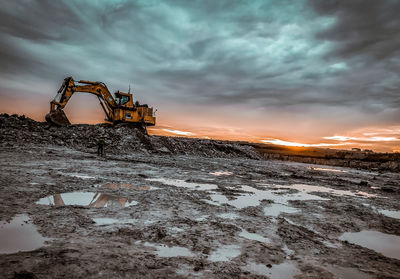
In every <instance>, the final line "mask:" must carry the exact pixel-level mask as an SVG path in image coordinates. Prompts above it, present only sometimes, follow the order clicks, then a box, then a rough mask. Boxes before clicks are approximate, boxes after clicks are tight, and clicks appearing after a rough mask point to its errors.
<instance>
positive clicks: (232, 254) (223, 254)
mask: <svg viewBox="0 0 400 279" xmlns="http://www.w3.org/2000/svg"><path fill="white" fill-rule="evenodd" d="M239 255H240V247H239V246H237V245H223V246H221V247H219V248H218V249H217V250H216V251H214V252H212V253H211V255H210V256H209V257H208V259H209V260H210V261H212V262H226V261H230V260H232V259H233V258H236V257H237V256H239Z"/></svg>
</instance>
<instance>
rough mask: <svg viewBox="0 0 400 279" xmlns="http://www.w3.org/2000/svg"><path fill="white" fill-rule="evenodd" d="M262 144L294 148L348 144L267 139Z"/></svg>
mask: <svg viewBox="0 0 400 279" xmlns="http://www.w3.org/2000/svg"><path fill="white" fill-rule="evenodd" d="M261 141H262V142H264V143H271V144H275V145H284V146H294V147H331V146H343V145H347V144H348V143H299V142H292V141H285V140H280V139H268V140H261Z"/></svg>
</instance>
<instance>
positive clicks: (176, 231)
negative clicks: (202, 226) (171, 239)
mask: <svg viewBox="0 0 400 279" xmlns="http://www.w3.org/2000/svg"><path fill="white" fill-rule="evenodd" d="M170 231H172V232H174V233H180V232H184V231H185V230H184V229H182V228H178V227H172V228H170Z"/></svg>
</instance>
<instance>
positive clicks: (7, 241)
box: [0, 214, 49, 254]
mask: <svg viewBox="0 0 400 279" xmlns="http://www.w3.org/2000/svg"><path fill="white" fill-rule="evenodd" d="M47 240H49V239H48V238H44V237H43V236H42V235H41V234H40V233H39V232H38V231H37V229H36V227H35V226H34V225H33V224H32V223H31V221H30V219H29V217H28V215H26V214H21V215H17V216H15V217H14V218H13V219H12V220H11V222H10V223H7V222H4V221H1V222H0V254H11V253H17V252H19V251H32V250H35V249H38V248H40V247H42V246H43V245H44V242H45V241H47Z"/></svg>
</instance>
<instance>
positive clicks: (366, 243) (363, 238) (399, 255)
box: [339, 231, 400, 260]
mask: <svg viewBox="0 0 400 279" xmlns="http://www.w3.org/2000/svg"><path fill="white" fill-rule="evenodd" d="M339 239H340V240H347V241H348V242H351V243H354V244H357V245H360V246H363V247H366V248H368V249H371V250H375V251H377V252H379V253H381V254H383V255H385V256H386V257H390V258H395V259H399V260H400V236H397V235H393V234H386V233H381V232H378V231H361V232H355V233H353V232H347V233H344V234H343V235H342V236H340V238H339Z"/></svg>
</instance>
